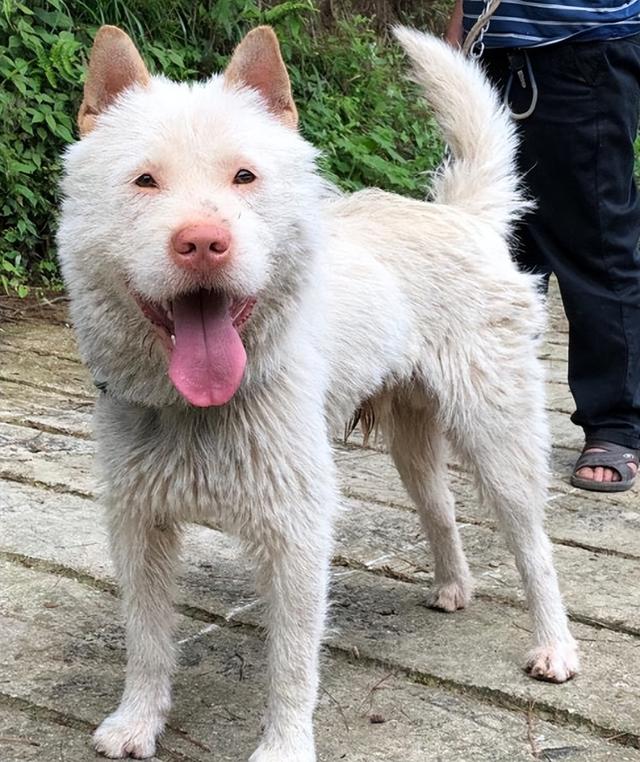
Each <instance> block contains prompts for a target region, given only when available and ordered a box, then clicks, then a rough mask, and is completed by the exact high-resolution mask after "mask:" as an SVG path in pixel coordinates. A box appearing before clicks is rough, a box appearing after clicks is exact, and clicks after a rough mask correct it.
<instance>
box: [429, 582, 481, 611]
mask: <svg viewBox="0 0 640 762" xmlns="http://www.w3.org/2000/svg"><path fill="white" fill-rule="evenodd" d="M472 593H473V586H472V584H471V582H470V581H468V580H461V581H459V582H447V583H446V584H440V585H438V584H435V585H434V586H433V587H432V588H431V590H429V593H428V594H427V599H426V605H427V606H428V607H429V608H430V609H437V610H438V611H446V612H449V613H451V612H453V611H457V610H458V609H463V608H465V607H466V606H467V605H468V604H469V601H470V600H471V595H472Z"/></svg>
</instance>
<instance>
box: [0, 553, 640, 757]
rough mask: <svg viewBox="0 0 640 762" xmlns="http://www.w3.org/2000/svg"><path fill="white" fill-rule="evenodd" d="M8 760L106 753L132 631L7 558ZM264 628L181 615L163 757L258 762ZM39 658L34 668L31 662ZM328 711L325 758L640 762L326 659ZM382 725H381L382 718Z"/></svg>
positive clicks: (529, 716)
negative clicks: (253, 758) (108, 719)
mask: <svg viewBox="0 0 640 762" xmlns="http://www.w3.org/2000/svg"><path fill="white" fill-rule="evenodd" d="M0 578H1V579H2V580H3V593H2V594H1V597H0V607H1V614H0V616H1V618H2V630H1V631H0V646H1V647H0V653H1V654H2V656H1V657H0V661H1V663H2V670H3V679H2V684H1V686H0V689H1V692H0V728H1V731H0V732H1V735H0V752H4V753H3V756H2V759H3V760H5V759H9V760H16V762H17V760H22V759H27V760H28V759H46V760H55V759H63V760H70V762H75V760H78V762H79V761H80V760H86V759H94V758H96V755H94V754H93V753H92V751H91V749H90V745H89V733H90V731H91V730H92V729H93V728H94V727H95V726H96V725H97V723H98V722H99V721H100V719H101V718H102V717H103V715H104V714H105V713H107V712H109V711H110V710H111V709H112V708H113V706H114V703H115V702H117V699H118V695H119V691H120V687H121V683H122V670H123V664H124V658H125V656H124V635H123V628H122V626H121V625H120V622H119V612H118V606H117V602H116V600H115V598H114V597H113V596H112V595H109V594H108V593H105V592H101V591H97V590H95V589H92V588H90V587H88V586H86V585H84V584H82V583H81V582H79V581H76V580H73V579H68V578H64V577H60V576H58V575H56V574H55V573H53V574H52V573H46V572H40V571H35V570H32V569H25V568H21V567H19V566H16V565H14V564H6V563H5V564H0ZM257 635H258V631H256V632H255V633H254V632H249V633H247V632H245V631H243V630H240V629H238V628H236V627H233V626H217V627H213V626H211V625H204V626H203V625H202V623H200V622H196V621H193V620H191V619H189V618H187V617H182V618H181V619H180V622H179V631H178V635H177V638H178V642H179V644H180V646H179V647H180V658H179V669H178V672H177V675H176V687H175V696H174V710H173V712H172V714H171V717H170V719H169V729H168V731H167V733H166V734H165V736H164V737H163V739H162V742H161V746H160V748H159V750H158V753H157V756H156V758H155V759H157V760H174V759H175V760H192V761H195V760H225V761H226V760H229V762H231V761H232V760H233V761H234V762H235V761H236V760H238V759H246V758H247V757H248V755H249V754H250V753H251V750H252V748H253V746H254V745H255V741H256V734H257V731H258V728H259V722H260V716H261V713H262V711H263V708H264V706H263V705H264V690H265V686H264V668H265V664H264V658H265V657H264V647H263V644H262V642H261V640H260V639H259V637H257ZM25 665H28V669H25ZM323 673H324V679H323V689H322V691H321V695H320V702H319V707H318V712H317V718H316V729H317V735H318V746H319V753H320V758H321V759H322V760H327V761H329V760H342V759H344V760H351V761H352V762H357V761H358V762H359V761H362V762H364V761H365V760H380V761H383V760H384V761H385V762H418V760H424V759H434V760H460V759H474V760H487V761H488V760H504V762H507V760H514V762H516V761H518V760H528V759H531V758H532V752H533V751H534V750H535V751H536V752H537V753H538V756H539V758H542V759H555V758H559V757H558V755H560V757H562V758H569V759H572V760H630V761H631V760H633V761H634V762H635V761H636V760H640V752H639V751H637V750H633V749H626V748H620V747H616V746H613V745H611V744H609V743H607V742H606V741H605V740H604V739H601V738H597V737H592V736H590V737H586V738H585V737H584V736H583V734H582V733H580V732H578V731H575V730H572V729H570V728H566V727H558V726H557V725H554V724H552V723H548V722H545V721H544V720H541V719H540V718H538V717H536V716H535V714H533V713H532V712H531V711H528V710H521V711H515V712H513V711H507V710H504V709H500V708H499V707H495V706H492V705H491V704H488V703H478V702H477V701H474V700H473V698H471V697H468V696H465V695H464V693H455V694H454V693H451V692H450V691H447V690H445V689H443V688H439V687H437V686H426V685H419V684H416V683H415V682H413V681H411V680H409V679H407V678H406V677H405V676H403V675H402V674H398V673H395V672H394V671H393V670H389V669H387V668H382V667H375V666H372V665H371V664H370V663H366V662H363V661H362V660H358V659H351V660H350V659H347V658H342V657H340V656H336V655H331V654H326V655H325V658H324V663H323ZM372 719H374V720H376V721H375V722H372V721H371V720H372Z"/></svg>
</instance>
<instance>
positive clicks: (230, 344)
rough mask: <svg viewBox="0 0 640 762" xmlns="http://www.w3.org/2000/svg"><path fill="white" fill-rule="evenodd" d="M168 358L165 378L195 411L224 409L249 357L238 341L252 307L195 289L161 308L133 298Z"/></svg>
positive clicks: (252, 300)
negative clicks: (194, 407) (198, 408)
mask: <svg viewBox="0 0 640 762" xmlns="http://www.w3.org/2000/svg"><path fill="white" fill-rule="evenodd" d="M134 297H135V300H136V302H137V304H138V306H139V307H140V310H141V311H142V313H143V315H144V316H145V317H146V318H147V320H148V321H149V322H150V323H152V324H153V327H154V328H155V330H156V333H157V334H158V336H159V338H160V340H161V342H162V345H163V347H164V348H165V350H166V351H167V354H168V356H169V378H170V379H171V382H172V383H173V385H174V386H175V387H176V389H177V390H178V391H179V392H180V394H182V396H183V397H184V398H185V399H186V400H187V401H188V402H190V403H191V404H192V405H195V406H197V407H211V406H213V405H224V404H226V403H227V402H229V400H230V399H231V398H232V397H233V395H234V394H235V393H236V392H237V390H238V388H239V386H240V384H241V382H242V377H243V376H244V370H245V366H246V363H247V355H246V353H245V350H244V346H243V344H242V339H241V338H240V333H241V331H242V328H243V326H244V325H245V323H246V322H247V320H248V319H249V318H250V316H251V312H252V310H253V307H254V305H255V303H256V300H255V298H254V297H246V298H244V299H232V298H230V297H229V296H228V295H226V294H224V293H222V292H220V291H209V290H207V289H199V290H198V291H192V292H190V293H188V294H182V295H181V296H179V297H175V298H174V299H172V300H171V301H169V302H164V303H163V304H159V303H157V302H150V301H148V300H147V299H144V298H143V297H141V296H140V295H139V294H136V295H134Z"/></svg>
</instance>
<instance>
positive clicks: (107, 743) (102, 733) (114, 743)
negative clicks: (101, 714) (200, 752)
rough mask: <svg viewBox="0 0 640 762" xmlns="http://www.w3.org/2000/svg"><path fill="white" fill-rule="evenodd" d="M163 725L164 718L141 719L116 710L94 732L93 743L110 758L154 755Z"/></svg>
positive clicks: (97, 749) (138, 757)
mask: <svg viewBox="0 0 640 762" xmlns="http://www.w3.org/2000/svg"><path fill="white" fill-rule="evenodd" d="M163 725H164V722H163V721H162V720H155V721H154V720H149V719H145V720H141V719H138V718H136V717H133V716H130V715H129V716H127V715H125V714H121V713H119V712H114V713H113V714H112V715H110V716H109V717H107V719H106V720H104V722H103V723H102V724H101V725H100V727H99V728H98V729H97V730H96V731H95V733H94V734H93V745H94V748H95V750H96V751H97V752H99V753H100V754H104V756H105V757H109V759H123V758H126V757H133V758H134V759H146V758H147V757H152V756H153V755H154V753H155V750H156V738H157V737H158V736H159V735H160V733H161V732H162V728H163Z"/></svg>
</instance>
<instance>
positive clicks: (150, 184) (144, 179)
mask: <svg viewBox="0 0 640 762" xmlns="http://www.w3.org/2000/svg"><path fill="white" fill-rule="evenodd" d="M135 184H136V185H137V186H138V187H139V188H157V187H158V183H157V182H156V181H155V180H154V179H153V175H149V174H147V173H145V174H143V175H140V177H136V179H135Z"/></svg>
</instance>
